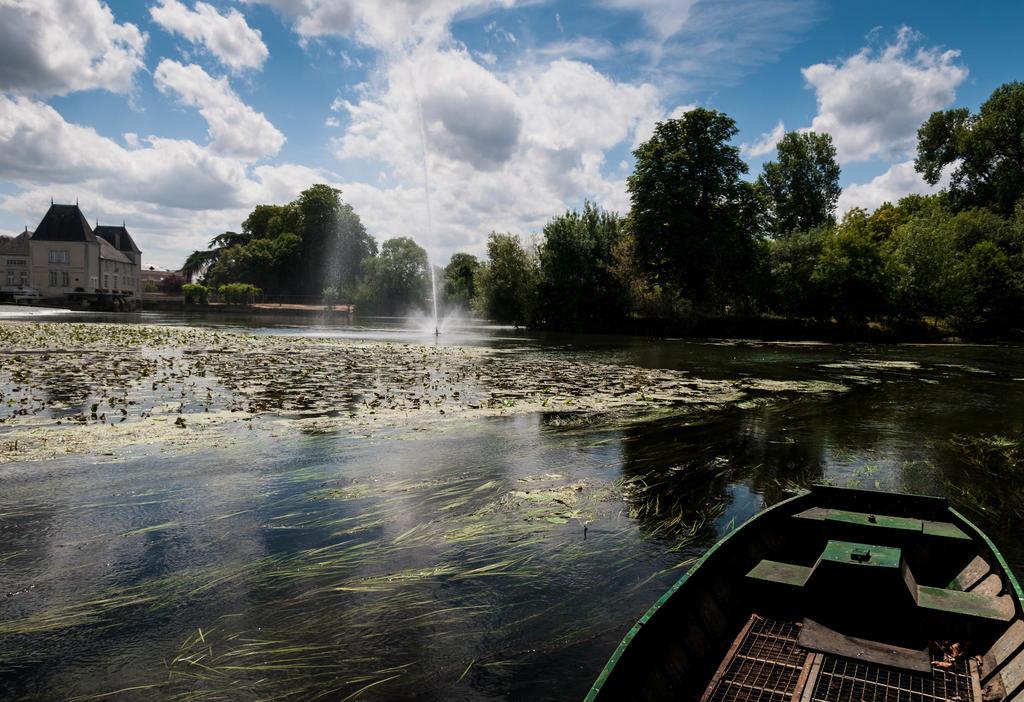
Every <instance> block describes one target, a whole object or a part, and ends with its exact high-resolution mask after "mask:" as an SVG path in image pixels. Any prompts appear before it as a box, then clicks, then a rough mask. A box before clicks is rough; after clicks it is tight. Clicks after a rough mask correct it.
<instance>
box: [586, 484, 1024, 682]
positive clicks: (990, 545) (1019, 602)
mask: <svg viewBox="0 0 1024 702" xmlns="http://www.w3.org/2000/svg"><path fill="white" fill-rule="evenodd" d="M822 488H824V489H825V490H829V489H839V490H849V491H851V492H875V491H873V490H860V489H857V488H852V489H851V488H834V486H829V485H814V486H812V487H811V488H810V489H806V490H802V491H800V492H799V493H797V494H796V495H794V496H792V497H789V498H787V499H785V500H782V501H780V502H777V503H775V504H774V505H772V506H771V507H768V508H767V509H763V510H761V511H759V512H757V513H756V514H754V515H751V517H750V518H749V519H747V520H746V521H744V522H743V523H742V524H740V526H738V527H736V528H735V529H733V530H731V531H730V532H729V533H728V534H726V535H724V536H723V537H722V538H720V539H719V540H718V541H716V542H715V543H714V545H712V546H711V548H709V549H708V550H707V551H705V552H704V554H703V555H701V557H700V558H698V559H697V561H696V562H695V563H694V564H693V565H692V566H691V567H690V568H689V570H687V571H686V573H684V574H683V575H682V576H681V577H680V578H679V579H678V580H676V582H675V583H673V584H672V586H671V587H669V589H668V590H666V591H665V593H664V594H662V595H661V597H659V598H658V599H657V600H656V601H655V602H654V604H652V605H651V606H650V607H649V608H648V609H647V611H646V612H644V613H643V615H641V617H640V618H639V619H638V620H637V622H636V623H635V624H634V625H633V626H632V627H631V628H630V630H629V631H628V632H626V635H625V636H624V637H623V638H622V641H620V642H619V645H618V646H617V647H616V648H615V651H614V652H613V653H612V655H611V656H610V657H609V658H608V662H607V663H605V665H604V667H603V668H602V669H601V672H600V674H599V675H598V676H597V680H595V681H594V684H593V685H592V686H591V687H590V690H589V691H588V692H587V696H586V697H585V698H584V702H596V700H597V696H598V695H599V694H600V693H601V689H602V688H603V687H604V684H605V683H606V682H607V681H608V678H609V677H610V676H611V674H612V671H614V670H615V667H616V666H617V665H618V663H619V660H620V659H621V658H622V656H623V654H625V652H626V649H628V648H629V646H630V644H631V643H632V641H633V639H634V638H635V637H636V635H637V634H639V633H640V631H641V629H643V627H644V625H645V624H646V623H647V622H648V621H650V620H651V618H653V617H654V615H655V614H657V613H658V611H659V610H660V609H661V608H662V606H664V605H665V603H666V602H668V600H669V599H671V597H672V596H673V595H675V594H676V593H677V592H678V591H679V589H680V588H682V587H683V586H684V585H685V584H686V583H687V582H689V580H690V578H691V577H692V576H693V575H694V574H695V573H696V572H697V571H698V570H699V569H700V568H701V567H702V566H703V565H704V563H705V562H706V561H707V560H708V559H709V558H711V556H713V555H714V554H715V553H716V552H717V551H718V550H719V548H721V547H723V546H725V545H726V544H727V543H729V541H730V539H732V538H733V537H734V536H735V535H736V534H738V533H740V532H741V531H743V529H745V528H746V527H748V526H750V525H751V524H752V523H754V522H755V521H757V520H758V519H760V518H761V517H763V516H765V515H767V514H770V513H774V512H775V511H776V510H777V509H779V508H781V507H783V506H785V505H790V504H792V503H794V502H796V501H798V500H803V499H807V498H808V497H809V496H811V495H813V494H814V493H815V492H817V491H819V490H821V489H822ZM883 494H897V493H883ZM906 496H908V497H915V498H926V499H933V500H941V501H943V502H944V503H945V509H947V510H948V511H949V513H950V514H951V515H952V516H953V517H954V518H955V519H957V520H959V521H960V522H961V523H962V524H964V525H966V526H968V527H970V530H971V532H972V534H973V535H974V536H977V537H978V539H979V540H980V541H981V542H982V544H983V545H984V546H985V547H986V548H987V549H988V551H989V553H991V554H992V556H994V557H995V559H996V562H997V563H998V565H999V568H1000V570H1001V571H1002V573H1003V575H1004V576H1005V578H1006V581H1007V583H1008V586H1009V588H1008V589H1009V590H1010V591H1011V593H1012V595H1013V598H1014V610H1015V617H1021V616H1024V590H1022V589H1021V585H1020V583H1019V582H1018V580H1017V577H1016V576H1015V575H1014V574H1013V571H1012V570H1011V569H1010V565H1009V563H1007V561H1006V559H1005V558H1004V557H1003V554H1002V552H1001V551H1000V550H999V549H998V548H997V547H996V545H995V543H994V542H993V541H992V539H991V538H989V536H988V534H986V533H985V532H984V531H983V530H982V529H981V528H980V527H978V525H976V524H975V523H974V522H972V521H971V520H970V519H968V518H967V517H966V516H964V515H963V514H962V513H961V512H960V511H959V510H957V509H955V508H954V507H953V506H952V505H950V504H949V501H948V498H946V497H942V496H934V495H914V494H910V493H906Z"/></svg>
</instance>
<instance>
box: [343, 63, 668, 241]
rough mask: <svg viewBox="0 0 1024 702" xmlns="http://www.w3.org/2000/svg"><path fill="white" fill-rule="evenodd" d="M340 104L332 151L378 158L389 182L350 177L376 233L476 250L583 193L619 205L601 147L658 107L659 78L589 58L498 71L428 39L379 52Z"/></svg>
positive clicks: (623, 138) (350, 188)
mask: <svg viewBox="0 0 1024 702" xmlns="http://www.w3.org/2000/svg"><path fill="white" fill-rule="evenodd" d="M417 95H419V99H420V102H421V103H422V106H423V117H424V125H423V132H425V134H426V140H427V158H428V162H429V181H430V197H431V205H432V207H431V209H432V211H433V215H434V222H433V231H434V234H433V237H432V238H431V235H430V234H429V233H428V232H427V231H426V221H425V216H424V215H425V211H426V205H425V196H424V187H423V167H422V158H423V147H422V144H421V139H420V135H421V128H420V123H419V110H418V109H417V100H416V96H417ZM343 105H344V107H345V109H346V110H347V111H348V113H349V117H350V120H349V125H348V128H347V129H346V131H345V133H344V134H343V135H342V136H341V137H339V138H337V139H335V140H334V142H333V143H334V147H335V152H336V154H337V155H338V157H339V158H342V159H365V160H371V161H376V162H379V163H382V164H383V166H384V168H385V169H386V171H387V173H388V175H389V178H388V179H387V180H386V181H385V183H386V185H370V184H348V185H346V186H345V191H346V199H348V200H349V201H350V202H352V204H353V205H354V206H355V207H356V209H357V210H358V211H359V212H360V214H361V215H362V216H363V218H364V220H365V221H366V223H367V226H368V227H369V228H370V231H371V232H373V233H374V234H376V235H377V236H382V237H388V236H398V235H412V236H415V237H416V238H417V240H418V241H420V242H421V243H422V244H424V245H425V246H427V247H428V249H429V250H430V253H431V255H432V256H433V257H435V258H436V259H437V260H441V261H443V260H446V259H447V256H448V255H450V254H451V253H453V252H454V251H455V250H459V249H468V250H472V251H477V252H479V251H480V250H481V249H482V247H483V244H484V241H485V240H486V236H487V234H488V232H490V231H491V230H492V229H498V230H499V231H500V230H509V231H516V232H528V231H536V230H537V229H539V228H540V227H542V226H543V224H544V223H545V222H546V221H547V220H548V219H549V218H550V217H551V216H552V215H554V214H557V213H559V212H562V211H564V210H565V209H566V208H567V207H571V206H574V205H576V204H578V203H579V201H580V200H581V199H582V198H584V197H590V198H592V199H594V200H596V201H597V202H598V203H599V204H601V205H603V206H605V207H607V208H610V209H616V210H619V211H623V210H625V209H626V208H627V207H628V200H627V197H626V191H625V182H624V178H623V175H622V174H621V173H616V175H615V176H614V177H612V176H606V175H605V174H604V171H605V168H604V167H605V154H606V152H607V151H608V150H609V149H612V148H614V147H616V146H618V145H629V144H630V143H632V142H633V140H634V139H635V138H636V137H637V135H638V133H639V132H640V130H646V132H649V130H650V129H652V128H653V124H654V122H655V121H656V120H658V119H661V118H663V117H664V116H665V115H664V110H663V108H662V107H661V104H660V99H659V93H658V90H657V89H656V88H655V87H654V86H652V85H650V84H646V83H641V84H630V83H622V82H617V81H614V80H612V79H610V78H608V77H607V76H604V75H603V74H601V73H600V72H598V71H597V70H595V69H594V68H593V67H592V66H590V65H588V64H585V63H581V62H578V61H568V60H558V61H554V62H551V63H542V64H536V65H532V64H531V65H522V66H518V67H516V68H515V69H513V70H512V71H510V72H508V73H501V74H499V73H493V72H490V71H488V70H486V69H485V68H483V67H482V66H480V65H479V64H477V63H476V62H475V61H474V60H473V57H472V56H471V54H470V53H469V52H468V51H466V50H464V49H462V48H447V49H437V48H431V47H426V46H421V47H419V48H418V49H417V50H416V51H415V52H413V53H412V54H408V55H402V56H396V57H394V58H393V60H391V61H390V62H389V63H386V64H384V65H383V66H382V68H381V73H380V75H377V76H375V77H374V79H373V80H372V81H371V82H370V83H369V84H368V85H367V86H366V87H365V88H364V91H363V94H362V95H361V96H360V99H358V100H354V101H351V102H348V103H343ZM481 106H486V108H487V110H486V114H481V112H480V110H481ZM646 132H645V134H644V138H646V136H648V135H649V134H647V133H646Z"/></svg>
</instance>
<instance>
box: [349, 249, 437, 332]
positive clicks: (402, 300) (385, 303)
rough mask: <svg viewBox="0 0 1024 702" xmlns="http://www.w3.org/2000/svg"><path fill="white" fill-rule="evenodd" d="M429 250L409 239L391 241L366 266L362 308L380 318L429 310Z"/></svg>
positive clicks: (362, 288)
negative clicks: (423, 309)
mask: <svg viewBox="0 0 1024 702" xmlns="http://www.w3.org/2000/svg"><path fill="white" fill-rule="evenodd" d="M428 265H429V264H428V262H427V252H426V250H425V249H424V248H423V247H421V246H419V245H418V244H417V243H416V242H415V241H413V240H412V239H410V238H409V237H399V238H396V239H388V240H387V241H385V242H384V244H383V245H382V246H381V247H380V255H379V256H377V257H376V258H372V259H370V260H369V261H368V262H367V266H366V276H365V278H364V279H363V281H362V284H361V285H360V288H359V293H358V296H357V299H358V304H359V306H360V307H365V308H366V309H367V310H369V311H371V312H376V313H378V314H405V313H407V312H409V311H410V310H411V309H413V308H420V309H422V308H423V307H425V306H426V304H427V297H428V294H429V290H430V268H429V267H428Z"/></svg>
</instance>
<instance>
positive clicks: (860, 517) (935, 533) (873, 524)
mask: <svg viewBox="0 0 1024 702" xmlns="http://www.w3.org/2000/svg"><path fill="white" fill-rule="evenodd" d="M793 517H794V518H795V519H807V520H811V521H817V522H833V523H838V524H844V525H853V526H862V527H869V528H874V529H892V530H896V531H903V532H908V533H913V534H922V535H924V536H931V537H936V538H940V539H953V540H955V541H968V542H969V541H970V540H971V537H970V536H968V535H967V534H965V533H964V532H963V530H961V529H960V527H958V526H957V525H955V524H951V523H949V522H934V521H928V520H924V519H913V518H910V517H894V516H891V515H886V514H870V513H868V512H853V511H850V510H845V509H829V508H826V507H811V508H810V509H806V510H804V511H803V512H799V513H797V514H794V515H793Z"/></svg>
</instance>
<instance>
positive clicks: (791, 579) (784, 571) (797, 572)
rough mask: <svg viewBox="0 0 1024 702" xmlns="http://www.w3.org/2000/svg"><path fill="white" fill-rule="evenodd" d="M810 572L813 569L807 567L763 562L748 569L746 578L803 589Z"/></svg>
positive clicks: (777, 562)
mask: <svg viewBox="0 0 1024 702" xmlns="http://www.w3.org/2000/svg"><path fill="white" fill-rule="evenodd" d="M812 570H814V569H813V568H809V567H808V566H801V565H794V564H792V563H780V562H779V561H769V560H763V561H761V562H760V563H758V564H757V565H756V566H754V567H753V568H751V569H750V572H749V573H747V577H748V578H752V579H754V580H761V581H763V582H769V583H778V584H780V585H791V586H793V587H803V586H804V585H806V584H807V579H808V578H809V577H810V576H811V571H812Z"/></svg>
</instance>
